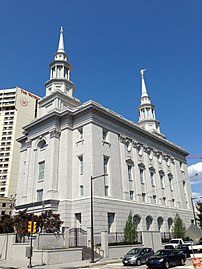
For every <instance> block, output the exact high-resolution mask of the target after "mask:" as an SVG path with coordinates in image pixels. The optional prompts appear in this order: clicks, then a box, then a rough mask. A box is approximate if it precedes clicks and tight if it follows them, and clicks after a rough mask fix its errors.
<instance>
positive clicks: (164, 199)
mask: <svg viewBox="0 0 202 269" xmlns="http://www.w3.org/2000/svg"><path fill="white" fill-rule="evenodd" d="M163 205H166V197H163Z"/></svg>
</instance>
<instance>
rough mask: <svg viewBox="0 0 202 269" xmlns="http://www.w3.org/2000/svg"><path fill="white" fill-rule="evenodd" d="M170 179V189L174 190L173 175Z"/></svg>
mask: <svg viewBox="0 0 202 269" xmlns="http://www.w3.org/2000/svg"><path fill="white" fill-rule="evenodd" d="M168 180H169V187H170V191H172V192H173V179H172V178H171V177H169V178H168Z"/></svg>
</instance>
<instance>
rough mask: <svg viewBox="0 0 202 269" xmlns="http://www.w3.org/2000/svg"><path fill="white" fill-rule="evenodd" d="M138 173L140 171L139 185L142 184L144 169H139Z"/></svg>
mask: <svg viewBox="0 0 202 269" xmlns="http://www.w3.org/2000/svg"><path fill="white" fill-rule="evenodd" d="M139 171H140V183H141V184H144V169H143V168H139Z"/></svg>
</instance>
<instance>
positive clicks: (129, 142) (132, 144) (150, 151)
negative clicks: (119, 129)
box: [119, 135, 175, 166]
mask: <svg viewBox="0 0 202 269" xmlns="http://www.w3.org/2000/svg"><path fill="white" fill-rule="evenodd" d="M119 141H120V142H121V143H123V144H125V146H126V149H127V150H128V151H129V152H130V151H131V150H132V148H135V149H137V151H138V154H139V156H140V157H141V156H142V155H143V152H145V153H147V155H148V158H149V159H150V160H152V159H153V157H154V156H155V157H157V159H158V162H159V164H161V163H162V160H165V161H166V163H167V165H168V166H170V164H171V163H172V164H174V163H175V162H174V161H175V159H174V158H173V157H172V156H170V155H168V154H164V153H163V152H161V151H159V150H155V149H154V148H152V147H149V146H147V145H146V144H142V143H140V142H138V141H137V140H133V139H131V138H129V137H127V136H124V135H119Z"/></svg>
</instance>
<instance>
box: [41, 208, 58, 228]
mask: <svg viewBox="0 0 202 269" xmlns="http://www.w3.org/2000/svg"><path fill="white" fill-rule="evenodd" d="M62 224H63V221H61V220H60V214H55V213H53V212H52V210H47V211H45V212H43V213H42V214H41V215H40V216H39V228H40V231H41V232H42V231H43V230H44V231H45V232H46V233H58V232H60V228H61V225H62Z"/></svg>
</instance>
